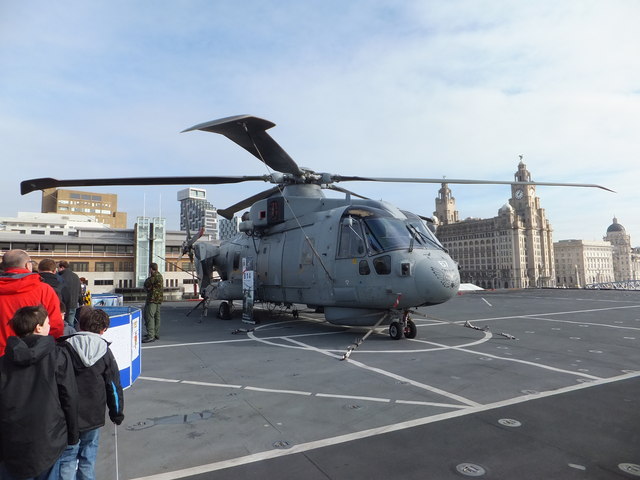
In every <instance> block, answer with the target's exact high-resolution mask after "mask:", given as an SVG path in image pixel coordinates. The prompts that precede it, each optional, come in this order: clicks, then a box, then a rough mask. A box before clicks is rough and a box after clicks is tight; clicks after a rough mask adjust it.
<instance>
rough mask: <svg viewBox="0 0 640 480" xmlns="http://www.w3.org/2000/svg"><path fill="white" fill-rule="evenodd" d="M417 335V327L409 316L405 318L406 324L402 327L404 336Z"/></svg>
mask: <svg viewBox="0 0 640 480" xmlns="http://www.w3.org/2000/svg"><path fill="white" fill-rule="evenodd" d="M416 335H418V327H416V324H415V323H414V322H413V320H411V319H410V318H409V319H408V320H407V326H406V327H404V336H405V337H407V338H416Z"/></svg>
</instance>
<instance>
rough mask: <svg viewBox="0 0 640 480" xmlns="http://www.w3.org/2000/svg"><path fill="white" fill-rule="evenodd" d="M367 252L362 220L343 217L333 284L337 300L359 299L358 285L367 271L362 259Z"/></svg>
mask: <svg viewBox="0 0 640 480" xmlns="http://www.w3.org/2000/svg"><path fill="white" fill-rule="evenodd" d="M365 252H366V246H365V241H364V236H363V234H362V227H361V225H360V222H359V221H358V220H357V219H354V218H352V217H346V218H343V219H342V222H341V224H340V237H339V238H338V251H337V252H336V263H335V283H334V286H333V295H334V299H335V300H336V302H339V303H350V302H354V301H357V300H358V287H359V286H360V285H361V284H362V276H363V275H365V274H364V271H366V269H364V268H363V266H362V265H361V261H360V260H361V259H363V257H364V256H365ZM365 262H366V259H365Z"/></svg>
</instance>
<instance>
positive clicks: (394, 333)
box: [389, 322, 403, 340]
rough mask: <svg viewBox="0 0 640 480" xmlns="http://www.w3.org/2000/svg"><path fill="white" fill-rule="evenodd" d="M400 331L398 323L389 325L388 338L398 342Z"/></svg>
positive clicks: (401, 332) (400, 335)
mask: <svg viewBox="0 0 640 480" xmlns="http://www.w3.org/2000/svg"><path fill="white" fill-rule="evenodd" d="M402 330H403V329H402V327H401V326H400V322H391V325H389V336H390V337H391V338H393V339H394V340H400V339H401V338H402V334H403V331H402Z"/></svg>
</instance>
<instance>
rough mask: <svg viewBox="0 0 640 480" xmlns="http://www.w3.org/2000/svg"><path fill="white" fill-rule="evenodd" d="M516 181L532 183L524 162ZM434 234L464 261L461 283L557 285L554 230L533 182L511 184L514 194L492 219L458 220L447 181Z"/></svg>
mask: <svg viewBox="0 0 640 480" xmlns="http://www.w3.org/2000/svg"><path fill="white" fill-rule="evenodd" d="M514 181H515V182H528V181H531V174H530V173H529V171H528V170H527V166H526V165H525V164H524V163H523V162H522V161H521V162H520V163H519V165H518V171H517V172H516V173H515V176H514ZM434 215H435V217H436V218H437V220H438V228H437V231H436V235H437V237H438V239H439V240H440V241H441V242H442V244H443V245H444V246H445V247H446V248H448V249H449V253H450V255H451V257H452V258H453V259H454V260H456V261H457V262H458V264H459V265H460V277H461V280H462V281H463V282H468V283H474V284H476V285H479V286H481V287H483V288H527V287H554V286H555V284H556V281H555V274H554V258H553V241H552V234H551V232H552V230H551V226H550V224H549V221H548V220H547V218H546V215H545V211H544V209H543V208H541V207H540V199H539V198H538V197H536V189H535V186H533V185H526V186H523V185H519V184H512V185H511V198H510V199H509V201H508V203H506V204H505V205H504V206H502V207H501V208H500V210H498V216H497V217H494V218H488V219H466V220H463V221H460V220H458V212H457V211H456V204H455V198H454V197H453V196H452V195H451V189H450V188H449V186H448V185H447V184H446V183H443V184H442V188H441V189H440V191H439V192H438V198H437V199H436V211H435V212H434Z"/></svg>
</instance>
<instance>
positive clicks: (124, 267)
mask: <svg viewBox="0 0 640 480" xmlns="http://www.w3.org/2000/svg"><path fill="white" fill-rule="evenodd" d="M118 271H119V272H133V262H118Z"/></svg>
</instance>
